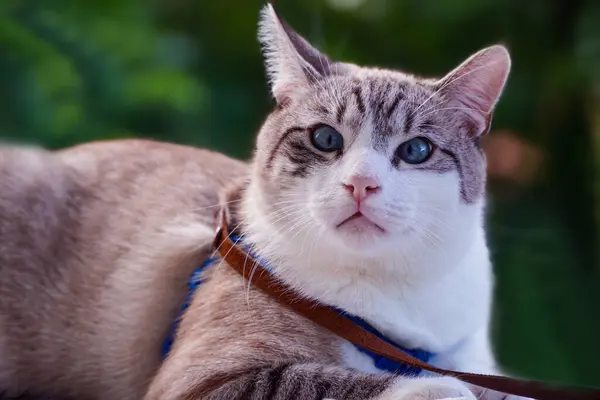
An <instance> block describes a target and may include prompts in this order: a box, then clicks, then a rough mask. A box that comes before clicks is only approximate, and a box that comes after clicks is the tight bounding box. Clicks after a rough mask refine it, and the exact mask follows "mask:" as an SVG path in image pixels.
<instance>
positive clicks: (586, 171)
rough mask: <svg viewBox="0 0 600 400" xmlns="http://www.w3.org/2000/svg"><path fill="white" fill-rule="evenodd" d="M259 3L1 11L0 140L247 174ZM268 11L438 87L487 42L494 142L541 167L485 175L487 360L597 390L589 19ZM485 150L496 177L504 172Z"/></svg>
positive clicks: (414, 1) (425, 11)
mask: <svg viewBox="0 0 600 400" xmlns="http://www.w3.org/2000/svg"><path fill="white" fill-rule="evenodd" d="M261 4H262V2H261V1H257V0H220V1H206V0H205V1H192V0H170V1H166V0H163V1H158V0H152V1H151V0H147V1H133V0H118V1H117V0H103V1H100V0H88V1H85V2H83V1H82V2H77V1H74V0H70V1H68V0H3V1H2V2H0V87H1V89H2V97H0V137H3V138H5V139H14V140H18V141H21V142H33V143H38V144H42V145H45V146H47V147H50V148H59V147H63V146H67V145H72V144H75V143H80V142H84V141H89V140H95V139H106V138H118V137H135V136H137V137H151V138H156V139H160V140H167V141H172V142H180V143H187V144H192V145H200V146H210V147H213V148H216V149H219V150H222V151H225V152H227V153H229V154H231V155H233V156H237V157H248V156H249V155H250V150H251V147H252V142H253V137H254V134H255V132H256V130H257V129H258V127H259V125H260V123H261V121H262V119H263V118H264V115H265V114H266V113H267V112H268V110H269V107H271V103H270V99H269V95H268V91H267V88H266V85H265V83H264V72H263V66H262V60H261V56H260V51H259V47H258V43H257V41H256V39H255V31H256V22H257V16H258V9H259V7H260V6H261ZM277 8H278V11H279V12H280V14H282V15H283V16H284V17H285V18H286V19H287V20H288V22H290V23H291V25H293V26H294V27H296V29H297V30H298V31H300V32H301V33H303V34H304V35H305V36H306V37H307V38H308V39H309V40H310V41H312V42H313V43H314V44H315V45H317V46H318V47H320V48H321V49H322V50H324V51H326V52H328V53H329V54H330V55H331V56H332V57H333V58H337V59H343V60H350V61H355V62H358V63H364V64H369V65H383V66H388V67H396V68H400V69H404V70H408V71H412V72H417V73H419V74H423V75H426V74H433V75H442V74H443V73H445V72H446V71H447V70H449V69H451V68H453V67H454V66H455V65H457V64H458V63H459V62H460V61H462V60H463V59H464V58H466V57H467V56H468V55H469V54H471V53H472V52H474V51H476V50H478V49H479V48H481V47H484V46H486V45H489V44H491V43H495V42H504V43H506V44H507V45H508V46H509V48H510V50H511V53H512V56H513V72H512V75H511V78H510V80H509V84H508V88H507V90H506V91H505V94H504V96H503V99H502V101H501V102H500V104H499V106H498V109H497V112H496V116H495V122H494V128H497V129H503V130H507V131H510V132H512V133H513V135H515V137H517V138H518V139H519V140H522V141H523V142H526V143H528V144H529V145H530V146H533V147H535V148H536V149H537V150H538V151H539V152H541V154H543V156H544V157H543V158H544V162H543V164H542V166H541V167H540V169H539V170H538V173H537V175H536V179H534V180H530V181H527V182H523V181H518V180H515V179H510V177H508V178H507V177H506V176H504V177H499V176H494V175H492V176H491V182H490V194H491V195H490V205H489V207H488V208H489V232H490V241H491V243H492V248H493V258H494V263H495V268H496V272H497V275H498V284H497V297H498V302H497V306H496V311H497V312H496V320H495V330H494V337H495V341H496V344H497V351H498V354H499V357H500V360H501V362H502V364H503V365H504V366H505V367H506V368H508V369H509V370H511V371H514V372H516V373H520V374H523V375H526V376H531V377H540V378H546V379H558V380H566V381H571V382H580V383H590V384H600V374H598V373H597V371H596V370H595V363H596V361H595V359H596V358H597V357H595V356H597V355H600V340H598V337H600V314H599V313H598V311H597V310H598V306H599V305H600V294H599V292H600V291H599V289H600V286H599V285H600V281H599V271H598V265H599V263H598V261H599V260H600V259H599V256H600V250H598V247H597V244H598V227H600V181H599V176H598V173H599V172H600V90H599V89H600V82H599V79H600V75H599V74H598V71H600V2H597V1H592V0H588V1H584V0H564V1H558V0H553V1H551V0H531V1H529V2H523V1H521V0H486V1H480V0H454V1H442V0H438V1H435V0H328V1H325V0H294V1H292V0H287V1H283V0H280V1H277ZM492 135H493V133H492ZM490 146H491V147H490V148H487V149H486V150H487V151H488V152H495V154H497V155H499V156H500V158H499V159H500V160H501V159H503V158H505V156H506V157H507V156H508V155H509V154H508V153H502V152H503V151H505V150H503V148H502V147H500V146H496V147H493V146H492V145H491V144H490ZM522 161H523V162H526V161H527V157H524V158H523V160H522ZM517 169H518V168H517Z"/></svg>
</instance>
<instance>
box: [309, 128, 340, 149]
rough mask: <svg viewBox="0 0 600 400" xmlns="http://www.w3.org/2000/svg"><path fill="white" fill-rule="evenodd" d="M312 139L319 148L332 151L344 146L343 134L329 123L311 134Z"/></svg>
mask: <svg viewBox="0 0 600 400" xmlns="http://www.w3.org/2000/svg"><path fill="white" fill-rule="evenodd" d="M310 141H311V142H312V144H313V146H315V147H316V148H317V150H321V151H324V152H326V153H330V152H332V151H337V150H341V149H343V148H344V138H343V136H342V135H341V134H340V133H339V132H338V131H336V130H335V129H333V128H332V127H330V126H328V125H321V126H319V127H318V128H317V129H315V130H314V131H312V133H311V135H310Z"/></svg>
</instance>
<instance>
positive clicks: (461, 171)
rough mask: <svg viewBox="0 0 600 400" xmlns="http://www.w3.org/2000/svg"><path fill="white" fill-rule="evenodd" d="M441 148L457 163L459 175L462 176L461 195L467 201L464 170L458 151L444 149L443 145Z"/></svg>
mask: <svg viewBox="0 0 600 400" xmlns="http://www.w3.org/2000/svg"><path fill="white" fill-rule="evenodd" d="M439 149H440V151H441V152H442V153H444V154H446V155H447V156H448V157H450V158H451V159H452V161H453V162H454V164H455V165H456V170H457V171H458V176H459V178H460V195H461V196H462V198H463V200H465V201H467V190H466V189H465V183H464V182H465V179H464V174H463V170H462V168H461V165H460V161H459V160H458V157H457V156H456V153H454V152H453V151H451V150H448V149H443V148H441V147H440V148H439Z"/></svg>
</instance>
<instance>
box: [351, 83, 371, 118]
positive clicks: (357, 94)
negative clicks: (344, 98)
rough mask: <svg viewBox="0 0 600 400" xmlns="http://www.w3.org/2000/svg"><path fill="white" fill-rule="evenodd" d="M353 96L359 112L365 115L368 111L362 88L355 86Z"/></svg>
mask: <svg viewBox="0 0 600 400" xmlns="http://www.w3.org/2000/svg"><path fill="white" fill-rule="evenodd" d="M352 94H353V95H354V97H355V98H356V105H357V107H358V111H359V112H360V113H361V114H364V113H365V112H366V111H367V109H366V108H365V103H364V101H363V98H362V89H361V88H360V86H354V89H352Z"/></svg>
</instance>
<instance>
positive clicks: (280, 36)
mask: <svg viewBox="0 0 600 400" xmlns="http://www.w3.org/2000/svg"><path fill="white" fill-rule="evenodd" d="M258 39H259V41H260V43H261V45H262V49H263V55H264V57H265V64H266V68H267V75H268V78H269V84H270V87H271V92H272V93H273V97H275V100H276V101H277V102H278V103H280V102H284V101H285V99H286V98H289V97H291V96H293V95H294V94H295V93H299V92H301V91H303V90H305V89H306V88H308V87H309V86H310V84H311V83H312V82H314V81H316V80H318V79H319V78H321V77H323V76H325V75H327V74H328V73H329V72H330V70H331V65H332V64H331V61H330V60H329V58H328V57H327V56H325V55H324V54H322V53H320V52H319V51H318V50H317V49H315V48H314V47H313V46H311V45H310V44H309V43H308V42H307V41H306V40H305V39H304V38H302V37H301V36H300V35H299V34H298V33H296V32H295V31H294V30H293V29H292V28H291V27H290V26H289V25H288V24H287V23H286V22H285V21H283V20H282V19H281V18H279V16H278V15H277V13H276V12H275V10H274V9H273V6H272V5H271V4H267V5H266V6H264V7H263V9H262V10H261V15H260V23H259V29H258Z"/></svg>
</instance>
